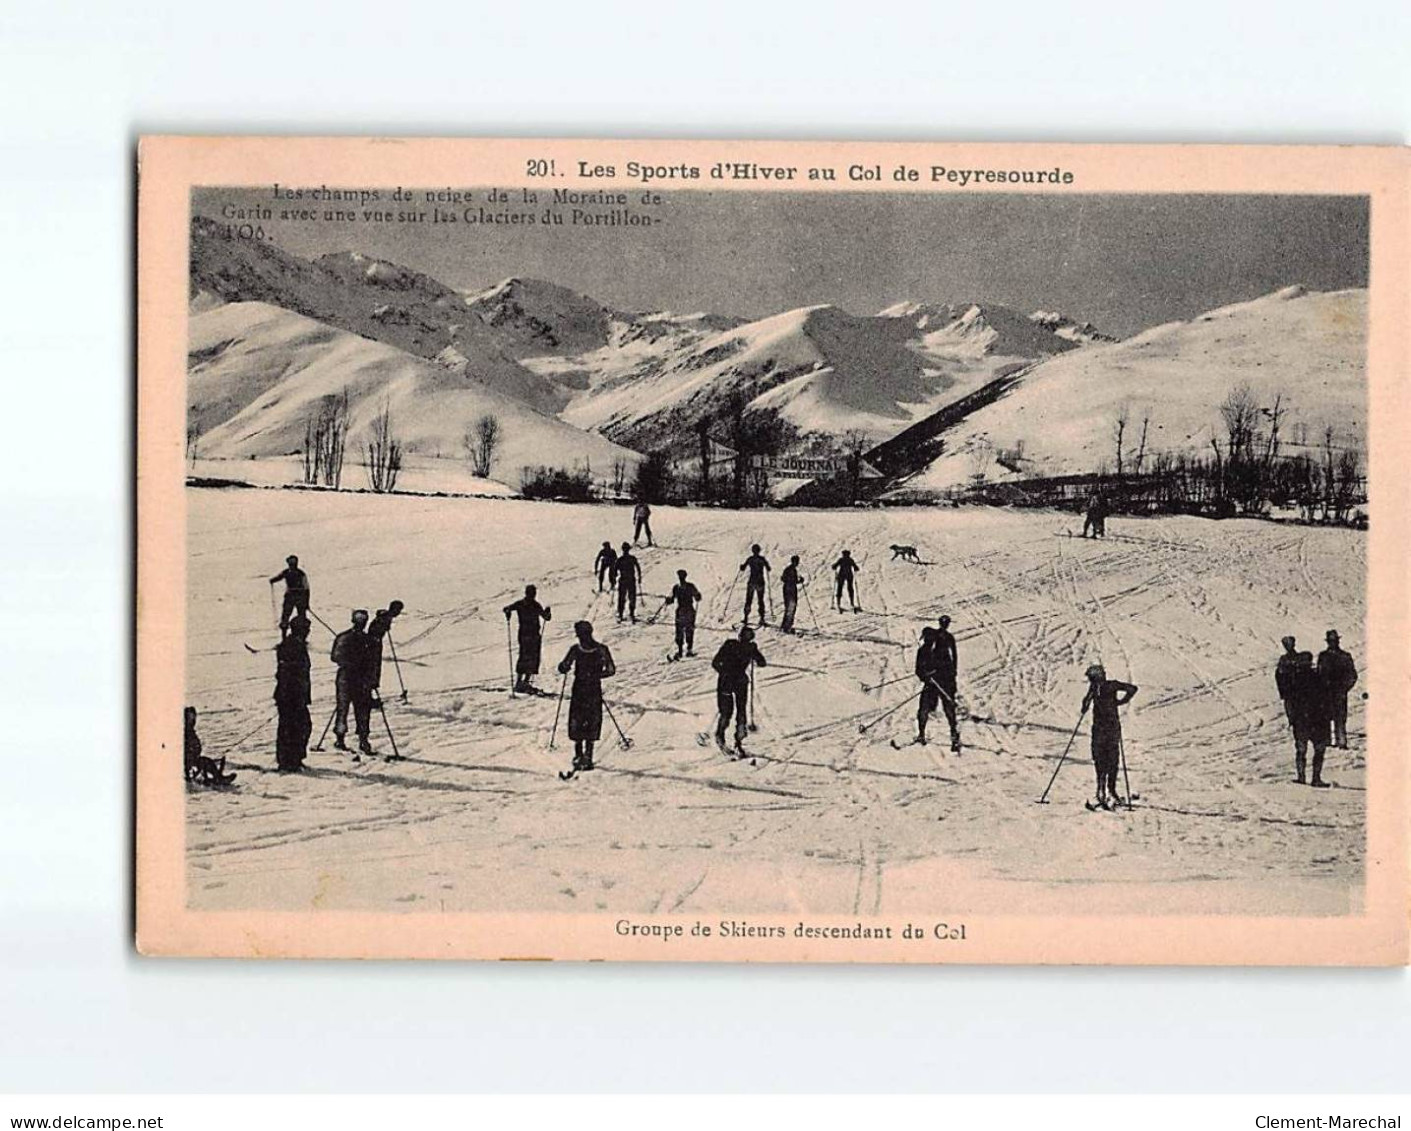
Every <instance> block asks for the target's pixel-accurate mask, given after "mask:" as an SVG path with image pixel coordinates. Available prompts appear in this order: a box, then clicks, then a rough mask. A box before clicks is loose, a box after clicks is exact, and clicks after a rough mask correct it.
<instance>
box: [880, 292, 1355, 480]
mask: <svg viewBox="0 0 1411 1131" xmlns="http://www.w3.org/2000/svg"><path fill="white" fill-rule="evenodd" d="M1366 314H1367V292H1366V291H1365V290H1346V291H1334V292H1326V293H1318V292H1311V293H1310V292H1308V291H1305V290H1304V289H1303V288H1301V287H1287V288H1284V289H1283V290H1280V291H1276V292H1274V293H1273V294H1269V295H1265V296H1263V297H1262V298H1258V299H1254V300H1253V301H1250V302H1243V303H1237V304H1235V305H1232V306H1226V307H1222V308H1220V309H1218V310H1212V311H1210V312H1209V313H1207V314H1202V315H1200V316H1199V317H1197V318H1195V319H1192V320H1191V321H1189V322H1173V323H1168V324H1166V325H1162V326H1157V327H1154V328H1152V329H1150V330H1147V331H1145V332H1143V333H1141V334H1138V335H1136V336H1135V337H1133V338H1129V339H1127V340H1125V341H1121V342H1108V343H1104V342H1098V343H1095V344H1092V345H1089V346H1086V347H1084V348H1083V349H1081V350H1073V351H1071V352H1068V353H1065V354H1063V355H1062V356H1060V357H1054V358H1051V359H1049V360H1047V361H1044V362H1042V363H1040V364H1038V365H1035V366H1034V367H1033V368H1032V369H1030V370H1028V371H1027V372H1024V373H1022V374H1020V375H1018V376H1017V378H1016V379H1015V380H1014V381H1013V382H1012V383H1010V384H1009V385H1008V387H1001V388H999V389H997V391H996V395H995V396H994V397H993V398H992V399H989V400H988V401H987V402H986V403H981V404H977V405H976V406H975V408H974V409H973V411H970V412H968V413H966V414H965V415H963V417H961V418H960V419H958V420H954V421H945V422H944V423H945V424H946V427H945V428H944V429H943V430H939V431H938V432H937V433H936V434H937V435H938V436H940V437H941V438H942V439H943V440H944V444H945V451H944V454H942V455H941V456H940V457H939V458H938V459H935V460H934V461H933V462H931V463H930V464H928V465H927V466H925V467H923V468H921V469H919V470H918V471H916V473H915V474H913V475H912V476H911V477H910V478H908V479H907V480H906V481H905V482H904V483H903V484H902V485H901V489H902V490H904V491H918V490H919V491H929V490H944V489H946V488H948V487H952V486H955V485H958V484H962V483H964V482H966V481H967V480H968V479H969V477H970V476H971V475H972V474H974V473H975V470H976V468H977V467H980V466H982V465H985V463H986V461H985V453H986V452H987V451H988V452H1008V453H1015V454H1018V453H1021V452H1022V455H1018V458H1013V457H1011V458H1010V460H1009V462H1010V464H1011V466H1008V467H1006V466H1004V465H1003V464H1001V463H995V462H992V461H991V462H990V463H989V464H988V466H985V471H986V474H987V475H988V477H989V478H990V479H992V480H993V479H1007V478H1008V479H1013V478H1032V477H1036V476H1048V475H1066V474H1080V473H1088V472H1092V471H1095V470H1096V469H1097V468H1098V467H1099V466H1100V465H1103V464H1104V463H1105V464H1106V465H1107V466H1109V467H1111V466H1112V465H1113V463H1114V457H1115V445H1114V439H1113V427H1114V423H1115V420H1116V418H1117V415H1118V413H1119V412H1121V411H1124V410H1125V412H1126V413H1127V416H1128V418H1129V426H1128V427H1129V431H1128V433H1127V437H1126V440H1127V444H1128V447H1127V452H1128V453H1129V454H1130V453H1131V452H1132V451H1133V450H1134V448H1135V445H1136V444H1137V442H1138V438H1139V435H1140V431H1141V422H1142V420H1143V418H1145V417H1148V416H1149V425H1148V435H1147V441H1146V443H1147V451H1148V452H1156V451H1163V450H1164V451H1197V452H1202V453H1205V454H1208V453H1209V451H1210V439H1211V436H1212V434H1214V435H1221V433H1220V431H1219V428H1220V417H1219V410H1218V406H1219V404H1220V403H1221V402H1222V401H1223V400H1224V399H1225V397H1226V396H1227V395H1228V394H1229V392H1230V390H1231V389H1232V388H1233V387H1235V386H1236V385H1239V384H1247V385H1248V386H1249V387H1250V389H1251V390H1252V391H1253V392H1254V394H1255V396H1256V398H1257V399H1258V401H1259V403H1260V404H1261V405H1265V406H1267V405H1269V404H1271V403H1272V402H1273V399H1274V397H1275V395H1277V394H1282V396H1283V406H1284V408H1285V410H1286V415H1285V417H1284V420H1283V422H1282V424H1281V428H1280V434H1281V437H1282V438H1283V443H1284V450H1285V451H1296V450H1298V444H1299V443H1300V438H1302V440H1303V442H1307V443H1316V442H1317V437H1318V436H1320V435H1321V433H1322V430H1323V428H1324V426H1325V425H1327V424H1331V425H1333V426H1334V428H1335V429H1336V430H1337V432H1338V434H1339V436H1341V437H1343V438H1344V439H1345V440H1347V441H1352V440H1356V441H1357V442H1359V443H1360V442H1361V438H1362V437H1363V436H1364V435H1365V431H1366V426H1367V394H1366V377H1365V357H1366ZM982 399H983V398H982Z"/></svg>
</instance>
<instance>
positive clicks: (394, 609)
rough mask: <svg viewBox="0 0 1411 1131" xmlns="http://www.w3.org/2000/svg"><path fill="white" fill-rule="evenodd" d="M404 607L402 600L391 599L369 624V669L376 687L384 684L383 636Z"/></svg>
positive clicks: (390, 629)
mask: <svg viewBox="0 0 1411 1131" xmlns="http://www.w3.org/2000/svg"><path fill="white" fill-rule="evenodd" d="M404 608H406V606H405V605H403V604H402V602H401V601H389V602H388V603H387V607H386V608H385V609H378V610H377V615H376V616H375V617H373V618H372V621H371V623H370V624H369V625H368V626H367V640H368V671H369V673H370V675H371V679H372V686H373V688H374V689H376V688H379V687H381V686H382V638H383V637H385V636H386V635H387V634H388V633H390V632H391V631H392V622H393V621H394V620H396V619H397V618H398V617H399V616H401V615H402V610H403V609H404Z"/></svg>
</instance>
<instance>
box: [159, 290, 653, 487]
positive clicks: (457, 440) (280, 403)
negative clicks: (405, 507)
mask: <svg viewBox="0 0 1411 1131" xmlns="http://www.w3.org/2000/svg"><path fill="white" fill-rule="evenodd" d="M189 350H190V363H189V367H188V377H187V397H188V420H189V421H190V422H191V424H192V426H193V427H194V428H195V429H196V430H197V432H198V433H199V441H198V450H199V452H200V453H201V455H202V456H203V457H206V458H213V459H246V458H248V457H251V456H254V457H257V458H258V457H281V456H287V455H288V454H290V453H292V452H296V451H300V450H302V448H303V445H304V434H305V422H306V420H307V418H308V416H309V414H310V412H311V411H313V410H314V409H315V408H316V406H317V405H318V403H319V401H320V399H321V398H323V397H326V396H334V395H339V394H341V393H342V392H343V391H344V390H345V389H346V390H347V393H348V399H349V405H350V442H349V462H350V463H353V462H355V457H354V456H353V454H352V453H353V450H354V448H355V446H356V447H359V448H360V446H361V444H362V441H363V439H364V437H365V435H366V433H367V430H368V427H369V425H370V423H371V421H372V418H373V417H374V416H376V415H377V413H378V412H380V411H381V409H382V407H383V405H384V404H386V405H387V406H389V407H390V408H391V411H392V414H393V419H394V423H395V429H396V434H397V435H398V436H399V437H400V438H401V439H402V441H403V443H404V445H405V446H406V449H407V451H408V452H409V453H410V454H414V455H420V456H423V457H434V456H440V457H443V458H450V459H458V458H460V456H461V454H462V452H463V443H462V438H463V436H464V434H465V432H466V430H467V429H468V428H469V427H470V426H471V425H472V424H473V422H474V421H475V420H476V419H477V418H479V417H480V416H481V415H483V414H485V413H490V414H493V415H494V416H496V417H498V418H499V420H500V424H501V428H502V431H503V435H504V439H503V445H502V450H501V453H500V456H499V457H498V459H497V461H496V464H495V467H494V468H492V476H493V478H495V479H497V480H499V481H501V482H504V483H507V484H509V485H511V486H515V487H517V486H518V485H519V473H520V468H521V467H522V466H524V465H526V464H536V465H537V464H541V463H547V464H550V465H552V466H557V467H564V468H571V467H574V466H577V465H582V464H585V463H591V465H592V467H593V469H594V471H595V472H597V473H598V474H599V475H607V474H608V473H609V472H610V470H611V468H612V464H613V462H614V460H616V459H627V460H629V461H630V462H632V463H635V462H636V458H637V457H636V456H635V455H634V454H633V453H631V452H628V451H626V450H625V449H623V448H620V447H618V446H617V445H616V444H613V443H612V442H611V441H609V440H607V439H605V438H603V437H601V436H595V435H589V434H588V433H586V432H583V431H581V430H579V429H577V428H574V427H572V426H571V425H568V424H565V423H564V422H563V421H561V420H558V419H556V418H554V417H550V416H546V415H544V414H542V413H539V412H536V411H535V410H534V409H533V408H531V407H529V406H528V405H527V404H525V403H524V402H523V401H521V400H518V399H516V398H514V397H512V396H509V395H507V394H506V393H504V392H501V391H499V390H497V389H494V388H491V387H488V386H486V385H483V384H480V383H479V382H477V381H475V380H473V379H469V378H467V377H465V376H463V375H461V374H459V373H456V372H453V371H451V370H449V369H447V368H444V367H443V366H440V365H437V364H435V363H433V362H429V361H423V360H421V359H420V358H416V357H413V356H411V355H409V354H407V353H404V352H402V351H401V350H398V349H395V348H393V347H392V346H389V345H384V344H383V343H381V342H375V341H370V340H369V339H367V338H363V337H359V336H357V335H355V334H350V333H347V332H346V331H343V330H338V329H335V328H333V327H331V326H327V325H324V324H323V323H321V322H317V321H314V320H313V319H311V318H305V317H304V316H302V315H299V314H294V313H292V312H290V311H288V310H283V309H281V308H279V307H276V306H270V305H268V304H266V303H259V302H241V303H227V304H225V305H222V306H217V307H214V308H212V309H208V310H206V311H204V312H203V313H199V314H193V315H192V316H191V319H190V341H189Z"/></svg>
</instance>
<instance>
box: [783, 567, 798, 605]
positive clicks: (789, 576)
mask: <svg viewBox="0 0 1411 1131" xmlns="http://www.w3.org/2000/svg"><path fill="white" fill-rule="evenodd" d="M779 577H780V580H782V581H783V582H784V592H785V594H786V595H787V596H790V597H794V596H797V595H798V591H799V582H800V581H801V580H802V579H801V578H800V577H799V570H798V567H797V566H794V565H786V566H785V567H784V572H783V573H782V574H780V575H779Z"/></svg>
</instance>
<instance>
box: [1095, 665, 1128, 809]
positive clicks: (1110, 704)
mask: <svg viewBox="0 0 1411 1131" xmlns="http://www.w3.org/2000/svg"><path fill="white" fill-rule="evenodd" d="M1087 675H1088V691H1087V694H1086V695H1084V696H1083V711H1084V712H1086V711H1087V709H1088V708H1089V707H1091V708H1092V709H1093V736H1092V750H1093V769H1094V770H1095V771H1096V773H1097V803H1098V804H1099V805H1100V806H1101V807H1102V808H1104V809H1111V808H1112V807H1113V806H1114V805H1116V804H1118V803H1119V802H1120V801H1121V797H1122V795H1121V792H1120V791H1119V790H1118V788H1117V771H1118V770H1119V769H1120V768H1121V764H1122V720H1121V719H1120V718H1119V717H1118V714H1117V708H1118V707H1122V706H1125V705H1126V704H1128V703H1130V702H1131V701H1132V696H1134V695H1135V694H1136V693H1137V687H1136V684H1133V683H1123V682H1122V681H1121V680H1119V679H1108V678H1107V671H1106V669H1104V668H1103V666H1102V665H1101V664H1093V665H1092V666H1091V667H1089V668H1088V672H1087Z"/></svg>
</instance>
